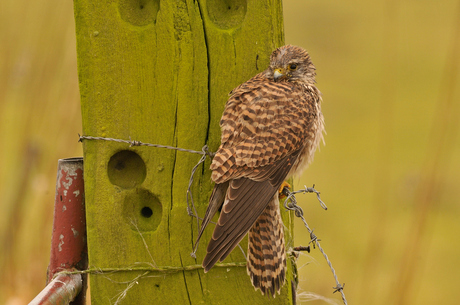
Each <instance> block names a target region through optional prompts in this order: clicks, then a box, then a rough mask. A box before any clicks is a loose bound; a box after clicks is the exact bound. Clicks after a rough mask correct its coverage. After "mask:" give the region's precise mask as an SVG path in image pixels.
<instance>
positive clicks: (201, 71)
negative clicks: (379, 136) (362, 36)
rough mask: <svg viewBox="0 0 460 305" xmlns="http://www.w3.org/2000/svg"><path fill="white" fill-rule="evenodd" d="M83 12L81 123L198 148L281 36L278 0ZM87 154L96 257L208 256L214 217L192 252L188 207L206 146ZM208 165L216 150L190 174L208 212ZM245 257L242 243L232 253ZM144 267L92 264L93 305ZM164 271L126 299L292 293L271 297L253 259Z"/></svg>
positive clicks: (106, 145) (96, 148)
mask: <svg viewBox="0 0 460 305" xmlns="http://www.w3.org/2000/svg"><path fill="white" fill-rule="evenodd" d="M223 4H225V5H223ZM229 7H230V8H229ZM75 20H76V31H77V49H78V50H77V51H78V71H79V81H80V93H81V102H82V116H83V133H84V134H85V135H92V136H104V137H111V138H121V139H129V138H131V139H133V140H140V141H142V142H149V143H156V144H164V145H172V146H178V147H183V148H190V149H195V150H200V149H201V147H202V146H203V145H205V144H208V145H209V146H210V149H211V150H216V149H217V147H218V145H219V142H220V129H219V125H218V122H219V119H220V116H221V114H222V110H223V108H224V105H225V102H226V100H227V97H228V93H229V92H230V90H231V89H233V88H234V87H235V86H236V85H238V84H239V83H241V82H243V81H245V80H247V79H249V78H250V77H252V76H253V75H254V74H256V73H257V72H259V71H261V70H263V69H264V68H265V67H266V66H267V64H268V58H269V54H270V53H271V51H272V50H273V49H275V48H276V47H278V46H280V45H282V43H283V28H282V12H281V2H280V0H276V1H275V0H272V1H268V2H267V1H262V0H260V1H244V0H234V1H230V0H228V1H220V0H218V1H217V0H216V1H205V0H201V1H191V0H186V1H180V0H170V1H166V0H164V1H163V0H161V1H160V0H150V1H148V0H119V1H110V0H101V1H90V0H75ZM117 153H118V157H119V159H115V161H112V163H111V161H110V160H111V158H116V157H117ZM120 154H121V157H120ZM114 156H115V157H114ZM133 156H134V157H133ZM84 157H85V192H86V204H87V225H88V250H89V260H90V261H89V265H90V266H93V267H96V268H97V267H100V268H126V267H130V266H136V267H139V266H142V265H143V264H144V265H145V264H150V265H154V266H155V265H156V266H175V267H180V266H190V265H196V264H200V263H201V260H202V258H203V257H204V254H205V248H206V243H207V241H208V240H209V238H210V235H211V233H212V228H210V229H209V230H208V231H207V232H206V235H205V236H204V237H203V239H202V241H201V243H200V246H199V249H198V252H197V259H193V258H192V257H190V253H191V252H192V247H193V241H194V240H195V238H196V233H197V225H196V220H194V219H191V218H190V217H189V216H188V215H187V211H186V189H187V185H188V181H189V177H190V171H191V169H192V167H193V166H194V165H195V164H196V163H197V161H198V160H199V158H200V156H199V155H195V154H190V153H184V152H176V151H172V150H167V149H159V148H151V147H131V148H130V147H127V145H126V144H122V143H115V142H102V141H85V142H84ZM138 158H139V159H138ZM112 160H114V159H112ZM123 160H125V162H123ZM139 160H140V161H139ZM144 165H145V168H144ZM208 168H209V160H208V161H207V162H206V164H205V165H204V167H203V166H202V167H200V168H199V170H198V171H197V173H196V176H195V182H194V184H193V195H194V199H195V203H196V205H197V209H198V213H199V214H200V215H204V211H205V209H206V206H207V200H208V198H209V195H210V192H211V189H212V184H211V180H210V172H209V170H208ZM143 209H144V210H143ZM290 216H292V215H289V214H288V213H286V215H285V218H284V220H285V224H286V225H287V227H288V228H290V229H291V230H292V220H291V219H290V218H289V217H290ZM291 234H292V232H287V233H286V235H287V236H288V237H289V236H292V235H291ZM144 241H145V244H146V245H147V246H148V249H147V248H146V247H145V244H144ZM288 242H290V241H289V240H288ZM242 245H243V248H244V249H245V250H246V242H245V241H244V242H243V243H242ZM243 261H244V257H243V255H242V254H241V252H240V251H239V250H238V249H236V250H235V251H234V252H233V253H232V254H231V255H230V257H229V258H227V259H226V261H225V262H243ZM141 274H142V271H132V272H126V271H123V272H117V273H111V274H107V275H91V298H92V302H93V304H107V303H109V302H112V303H115V301H116V300H117V297H118V296H119V295H120V292H122V291H123V290H124V289H125V288H126V287H127V284H126V282H127V281H131V280H133V279H136V277H137V276H139V275H141ZM152 275H153V276H152ZM156 275H158V276H156ZM156 275H155V274H149V276H148V277H141V278H137V284H136V285H133V286H132V288H130V289H129V290H128V291H127V293H126V296H125V298H124V299H123V300H122V301H121V303H120V304H136V303H137V304H155V303H159V302H160V301H161V303H162V304H186V303H201V304H235V303H241V304H270V303H276V304H289V303H291V296H290V293H291V288H290V283H288V284H287V285H285V286H284V288H283V290H282V294H281V295H280V296H278V297H276V299H271V298H267V297H263V296H262V295H261V294H260V293H259V292H254V289H253V287H252V285H251V284H250V280H249V277H248V276H247V274H246V269H245V267H229V268H222V267H215V268H213V269H212V270H211V271H210V272H209V273H207V274H204V273H203V271H202V270H184V271H179V272H173V273H169V274H167V275H166V276H165V275H164V274H160V273H158V274H156ZM291 278H292V274H291V273H288V279H289V280H290V279H291Z"/></svg>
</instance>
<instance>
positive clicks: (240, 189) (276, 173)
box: [203, 151, 300, 272]
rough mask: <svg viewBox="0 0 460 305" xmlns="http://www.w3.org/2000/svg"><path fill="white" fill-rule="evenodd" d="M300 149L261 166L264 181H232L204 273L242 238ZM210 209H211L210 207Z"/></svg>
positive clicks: (205, 261) (284, 175)
mask: <svg viewBox="0 0 460 305" xmlns="http://www.w3.org/2000/svg"><path fill="white" fill-rule="evenodd" d="M299 152H300V151H297V152H295V153H293V154H291V155H289V156H287V157H285V158H283V159H282V160H280V161H279V162H277V163H276V165H267V166H265V167H264V168H261V169H260V170H261V172H265V173H269V176H268V177H267V179H266V180H264V181H255V180H251V179H249V178H239V179H234V180H231V181H230V182H229V186H228V190H227V193H226V196H225V202H224V204H223V206H222V211H221V214H220V217H219V220H218V222H217V225H216V227H215V228H214V232H213V235H212V238H211V240H210V242H209V244H208V248H207V255H206V257H205V258H204V260H203V268H204V269H205V272H207V271H208V270H209V269H211V268H212V267H213V266H214V264H215V263H216V262H217V261H222V260H224V259H225V258H226V257H227V256H228V255H229V254H230V252H231V251H232V250H233V249H234V248H235V247H236V246H237V245H238V243H239V242H240V241H241V239H243V237H244V236H245V235H246V233H247V232H248V231H249V229H250V228H251V226H252V225H253V224H254V222H255V221H256V219H257V218H258V217H259V216H260V214H262V212H263V210H264V209H265V207H266V206H267V204H268V203H269V202H270V200H271V199H272V198H273V196H275V195H276V192H277V191H278V189H279V187H280V185H281V183H282V182H283V180H284V178H285V177H286V175H287V173H288V172H289V171H290V169H291V167H292V164H293V163H294V160H295V159H296V158H297V157H298V154H299ZM208 210H210V209H209V207H208ZM206 215H208V213H206ZM209 215H210V214H209ZM211 217H212V216H211ZM205 219H206V217H205ZM203 223H204V221H203Z"/></svg>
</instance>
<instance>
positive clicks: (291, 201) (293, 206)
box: [62, 134, 348, 305]
mask: <svg viewBox="0 0 460 305" xmlns="http://www.w3.org/2000/svg"><path fill="white" fill-rule="evenodd" d="M78 137H79V142H83V140H102V141H112V142H118V143H126V144H129V146H130V147H132V146H148V147H157V148H165V149H172V150H176V151H182V152H188V153H193V154H200V155H202V157H201V158H200V160H199V161H198V163H197V164H196V165H195V166H194V167H193V168H192V171H191V175H190V179H189V183H188V187H187V192H186V194H187V213H188V215H189V216H191V217H195V218H196V221H197V228H198V229H199V228H200V223H199V221H200V220H202V218H200V217H199V216H198V212H197V210H196V207H195V204H194V201H193V195H192V192H191V187H192V184H193V177H194V175H195V172H196V170H197V169H198V167H199V166H200V165H201V164H202V163H204V162H205V161H206V158H207V157H208V156H209V157H210V158H211V159H212V157H213V156H214V155H215V153H213V152H210V151H209V150H208V146H207V145H205V146H203V148H202V149H201V151H197V150H191V149H185V148H180V147H174V146H169V145H160V144H151V143H144V142H141V141H134V140H131V139H130V140H121V139H115V138H106V137H93V136H82V135H80V134H79V135H78ZM282 193H283V194H284V195H285V196H286V199H285V201H284V207H285V208H286V209H287V210H290V211H294V214H295V216H296V217H299V218H300V219H302V221H303V223H304V225H305V227H306V228H307V230H308V232H309V234H310V242H309V243H308V244H309V245H310V244H312V246H313V248H315V246H317V247H318V249H319V250H320V252H321V254H322V255H323V256H324V258H325V259H326V262H327V264H328V265H329V268H330V269H331V271H332V274H333V276H334V279H335V283H336V286H335V287H333V289H334V291H333V293H336V292H340V293H341V295H342V300H343V303H344V304H345V305H347V304H348V303H347V300H346V298H345V293H344V292H343V289H344V287H345V283H344V284H340V282H339V280H338V278H337V274H336V272H335V269H334V268H333V267H332V263H331V261H330V260H329V257H328V256H327V254H326V253H325V252H324V250H323V248H322V247H321V245H320V243H319V242H320V241H321V240H320V239H319V238H318V237H317V236H316V235H315V234H314V233H313V230H312V229H310V227H309V226H308V224H307V221H306V220H305V218H304V217H303V210H302V208H301V207H300V206H298V205H297V200H296V198H295V195H296V194H299V193H301V194H307V193H315V194H316V197H317V199H318V201H319V203H320V205H321V207H322V208H323V209H324V210H327V206H326V204H325V203H324V202H323V201H322V200H321V197H320V192H318V191H317V190H316V189H315V185H313V187H307V186H304V189H301V190H298V191H295V192H291V191H290V190H289V188H288V187H284V188H283V191H282ZM189 197H190V201H189ZM192 208H193V209H192ZM211 222H212V221H211ZM212 223H214V222H212ZM139 233H140V232H139ZM141 236H142V235H141ZM142 239H143V237H142ZM143 242H144V246H145V247H147V244H146V242H145V240H144V239H143ZM309 245H308V246H307V247H303V246H299V247H295V248H294V250H295V251H308V252H310V246H309ZM196 247H197V245H195V247H194V248H195V249H194V250H195V251H196ZM238 247H239V248H240V249H241V251H242V252H243V255H244V256H245V257H246V255H245V253H244V250H243V249H242V248H241V246H240V245H239V244H238ZM147 251H148V247H147ZM195 251H194V252H195ZM194 252H193V253H192V257H193V254H194ZM149 253H150V252H149ZM150 257H151V259H152V262H153V258H152V256H151V255H150ZM195 258H196V256H195ZM149 265H150V266H151V268H120V269H118V268H117V269H106V270H103V269H93V270H91V269H88V270H83V271H75V272H62V273H66V274H71V273H72V274H73V273H98V272H99V273H103V272H114V271H115V272H116V271H147V272H148V271H160V272H174V271H179V270H194V269H198V268H200V267H201V265H194V266H189V267H188V268H187V267H186V268H184V267H157V266H156V264H155V262H153V265H152V264H149ZM218 265H220V266H222V267H223V266H235V267H238V266H243V265H244V266H245V265H246V263H229V264H216V266H218ZM144 275H145V274H143V275H142V276H144Z"/></svg>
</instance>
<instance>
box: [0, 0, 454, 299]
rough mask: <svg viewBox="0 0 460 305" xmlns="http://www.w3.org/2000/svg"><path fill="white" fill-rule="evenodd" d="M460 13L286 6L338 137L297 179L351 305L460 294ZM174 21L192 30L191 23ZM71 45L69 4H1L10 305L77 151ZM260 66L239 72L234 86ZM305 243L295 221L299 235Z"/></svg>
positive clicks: (321, 269) (1, 250) (1, 289)
mask: <svg viewBox="0 0 460 305" xmlns="http://www.w3.org/2000/svg"><path fill="white" fill-rule="evenodd" d="M162 2H163V1H161V3H162ZM146 3H147V4H146V11H147V13H146V15H145V18H144V19H141V20H138V21H133V22H139V23H140V25H141V26H142V23H149V22H150V19H149V18H152V17H151V14H148V13H149V12H151V11H155V10H156V9H157V8H156V6H155V3H156V2H155V1H151V2H147V1H146ZM459 8H460V3H459V1H454V0H448V1H431V2H429V1H411V2H407V1H405V2H398V1H362V0H354V1H351V2H350V1H344V2H334V3H332V2H327V1H304V0H297V1H294V0H286V1H285V3H284V21H285V32H286V43H292V44H297V45H301V46H303V47H305V48H306V49H307V50H309V51H310V54H311V56H312V59H313V60H314V63H315V64H316V66H317V68H318V87H319V88H320V89H321V91H322V92H323V94H324V104H323V112H324V114H325V118H326V129H327V132H328V134H327V136H326V143H327V145H326V146H325V147H321V151H319V152H318V153H317V155H316V158H315V161H314V163H313V164H312V165H311V167H310V168H309V169H308V170H307V172H306V173H305V175H304V177H302V178H300V179H297V180H296V181H295V185H296V186H298V187H300V186H301V185H303V184H307V185H308V186H310V185H311V184H313V183H316V188H317V189H319V190H320V191H321V192H322V194H321V195H322V198H323V200H324V201H325V202H326V203H327V204H328V207H329V210H328V211H327V212H325V211H323V210H322V209H321V208H320V207H319V205H318V204H317V202H316V199H315V198H314V196H313V195H302V196H298V200H300V202H301V205H302V207H303V208H304V212H305V217H306V218H307V220H308V221H309V225H310V226H311V227H312V228H315V233H316V234H317V235H318V237H319V238H321V239H322V243H321V245H322V246H323V247H324V249H325V250H326V252H327V253H328V255H329V257H330V259H331V260H332V263H333V264H334V267H335V269H336V272H337V274H338V276H339V279H340V280H341V281H342V282H345V283H346V286H345V292H346V295H347V298H348V300H349V303H350V304H377V305H378V304H382V305H383V304H408V305H409V304H422V305H423V304H456V303H458V302H457V301H456V300H457V299H458V297H457V295H456V294H455V292H456V288H457V284H458V276H457V275H458V273H459V267H458V257H460V246H459V243H458V236H457V235H458V234H457V232H459V231H460V222H459V221H458V220H459V216H460V215H459V214H460V206H459V204H458V203H459V195H458V190H457V189H458V185H459V183H458V181H459V180H460V176H459V173H460V160H459V156H460V147H459V146H460V145H459V142H460V141H459V140H458V130H459V127H458V117H459V113H460V111H459V103H458V101H459V100H460V96H459V87H460V86H459V75H458V73H459V72H458V68H459V63H458V60H459V59H460V57H459V56H458V54H460V52H459V50H458V44H457V45H455V43H458V42H459V41H460V38H459V36H458V32H459V25H458V21H459V20H460V16H459V14H458V10H459ZM239 14H240V13H239V12H234V14H233V15H232V18H231V19H230V20H229V23H228V24H223V25H219V26H221V27H226V26H227V27H231V26H232V23H233V22H239V21H238V20H239V19H238V18H239V16H240V15H239ZM218 17H219V16H218V15H215V18H218ZM125 18H128V19H129V18H130V17H129V13H128V12H127V15H126V16H125ZM145 26H147V27H148V26H149V25H145ZM136 27H137V26H134V25H133V26H132V29H133V31H135V29H136ZM175 28H176V29H178V30H177V34H175V35H178V38H179V36H180V35H184V31H183V30H181V29H184V28H186V25H185V24H183V23H180V22H179V23H177V25H176V27H175ZM94 31H99V34H100V35H103V32H102V31H100V30H99V29H94V30H93V31H92V32H90V33H93V34H95V33H94ZM185 32H187V31H185ZM90 33H89V34H90ZM181 33H182V34H181ZM456 35H457V36H456ZM185 38H186V39H187V37H185ZM139 39H141V38H139ZM144 39H148V37H147V36H145V37H144ZM75 50H76V49H75V29H74V19H73V3H72V2H71V1H43V0H39V1H32V2H21V1H13V0H3V1H0V135H1V140H0V145H1V148H0V208H1V211H2V212H1V213H0V270H1V273H0V281H1V283H0V303H2V304H3V303H7V304H27V303H28V302H29V301H30V300H31V299H32V298H33V296H34V295H35V294H37V293H38V292H39V291H40V289H41V288H42V287H43V286H44V284H45V273H46V266H47V261H48V258H49V243H50V236H51V225H52V212H53V201H54V187H55V186H54V184H55V179H56V167H57V159H58V158H65V157H72V156H81V155H82V149H81V144H80V143H77V133H79V132H80V133H81V132H82V129H81V116H80V100H79V92H78V81H77V64H76V51H75ZM147 56H149V55H148V54H147ZM261 56H262V54H261ZM265 56H266V57H265V58H262V59H261V61H263V62H265V63H266V61H267V56H268V54H266V55H265ZM126 60H131V59H129V58H127V59H126ZM139 60H141V61H142V60H144V59H142V58H141V59H139ZM214 63H215V64H216V65H218V64H219V63H220V61H219V60H218V59H217V58H216V59H214ZM139 64H144V63H142V62H139ZM258 68H259V69H261V67H260V66H259V67H258ZM251 69H252V68H251ZM251 69H247V68H246V67H237V69H236V68H235V71H238V73H237V75H236V76H235V82H241V81H243V80H244V79H246V78H248V77H250V76H251V75H250V73H253V70H251ZM222 73H227V71H222ZM232 73H233V72H232ZM240 73H241V74H240ZM213 77H217V75H213ZM211 79H212V78H211ZM127 81H128V80H127ZM233 85H234V84H229V85H228V90H230V89H231V87H232V86H233ZM146 90H150V89H149V88H146ZM211 94H212V93H211ZM222 95H223V96H222ZM225 95H226V92H225V93H215V96H214V97H213V98H216V97H218V98H221V99H222V101H224V100H225ZM217 112H218V109H215V110H214V113H215V117H214V118H213V119H212V120H211V121H212V123H211V125H210V126H209V130H210V131H213V132H215V133H216V134H218V132H219V130H218V129H217V127H218V122H217V121H218V119H216V117H217V116H218V114H217ZM132 124H137V123H136V122H132ZM139 124H140V123H139ZM213 124H214V125H213ZM100 131H101V132H102V130H100ZM179 132H181V131H179V130H178V131H177V132H176V134H178V135H179ZM182 132H183V131H182ZM216 134H214V135H212V137H211V138H212V139H216ZM134 136H136V135H134ZM181 138H183V137H181ZM211 138H210V139H211ZM177 139H179V137H178V138H177ZM214 141H215V142H214V143H212V145H214V146H215V145H217V143H216V140H214ZM174 144H178V145H179V144H181V145H182V144H184V145H185V144H186V143H174ZM190 148H195V149H199V148H200V147H190ZM176 156H177V158H184V159H185V158H190V159H193V162H194V161H195V159H194V158H193V156H189V155H183V153H177V154H176ZM193 162H192V160H190V163H193ZM160 169H161V166H160V167H158V168H157V170H158V171H159V170H160ZM181 170H182V171H183V172H187V170H188V165H187V168H184V169H181ZM184 179H185V178H184ZM177 192H179V191H177ZM144 195H145V194H144ZM141 196H143V194H141ZM178 196H183V195H181V194H180V195H178ZM182 198H184V197H182ZM196 199H197V200H204V199H205V198H196ZM140 225H142V224H140ZM185 229H187V230H189V227H187V228H185ZM307 242H308V236H307V235H306V234H305V229H304V228H303V225H302V224H301V223H297V224H296V245H299V244H303V245H305V244H306V243H307ZM204 243H205V242H203V243H202V247H204V246H203V245H204ZM310 255H311V256H312V257H313V258H311V257H307V258H305V257H301V259H300V262H299V266H302V265H304V263H306V262H311V261H312V260H313V259H314V260H315V263H311V264H308V265H306V266H303V267H302V268H301V269H300V271H299V272H300V288H301V289H302V290H303V291H304V292H313V293H315V294H317V295H320V296H322V297H327V298H336V299H337V300H338V301H339V299H338V298H339V296H338V294H337V293H336V294H334V295H333V294H332V291H333V289H332V286H335V284H334V282H333V280H332V275H331V274H330V271H329V269H328V267H327V266H326V264H325V262H324V260H323V258H322V257H321V255H320V254H319V253H318V252H317V251H316V250H313V252H312V253H311V254H310ZM144 260H147V261H148V257H147V258H144ZM241 281H242V282H243V281H244V285H247V283H248V281H247V279H242V280H241ZM242 285H243V284H242ZM306 297H307V296H305V295H304V296H303V298H306ZM114 301H115V300H112V302H114ZM299 303H301V302H298V304H299ZM308 304H325V301H320V300H319V301H315V302H311V303H308Z"/></svg>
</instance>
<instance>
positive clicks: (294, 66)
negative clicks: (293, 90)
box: [289, 64, 297, 70]
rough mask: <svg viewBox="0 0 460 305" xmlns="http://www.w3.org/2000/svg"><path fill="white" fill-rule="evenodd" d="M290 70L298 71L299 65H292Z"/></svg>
mask: <svg viewBox="0 0 460 305" xmlns="http://www.w3.org/2000/svg"><path fill="white" fill-rule="evenodd" d="M289 69H290V70H295V69H297V65H296V64H291V65H290V66H289Z"/></svg>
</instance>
